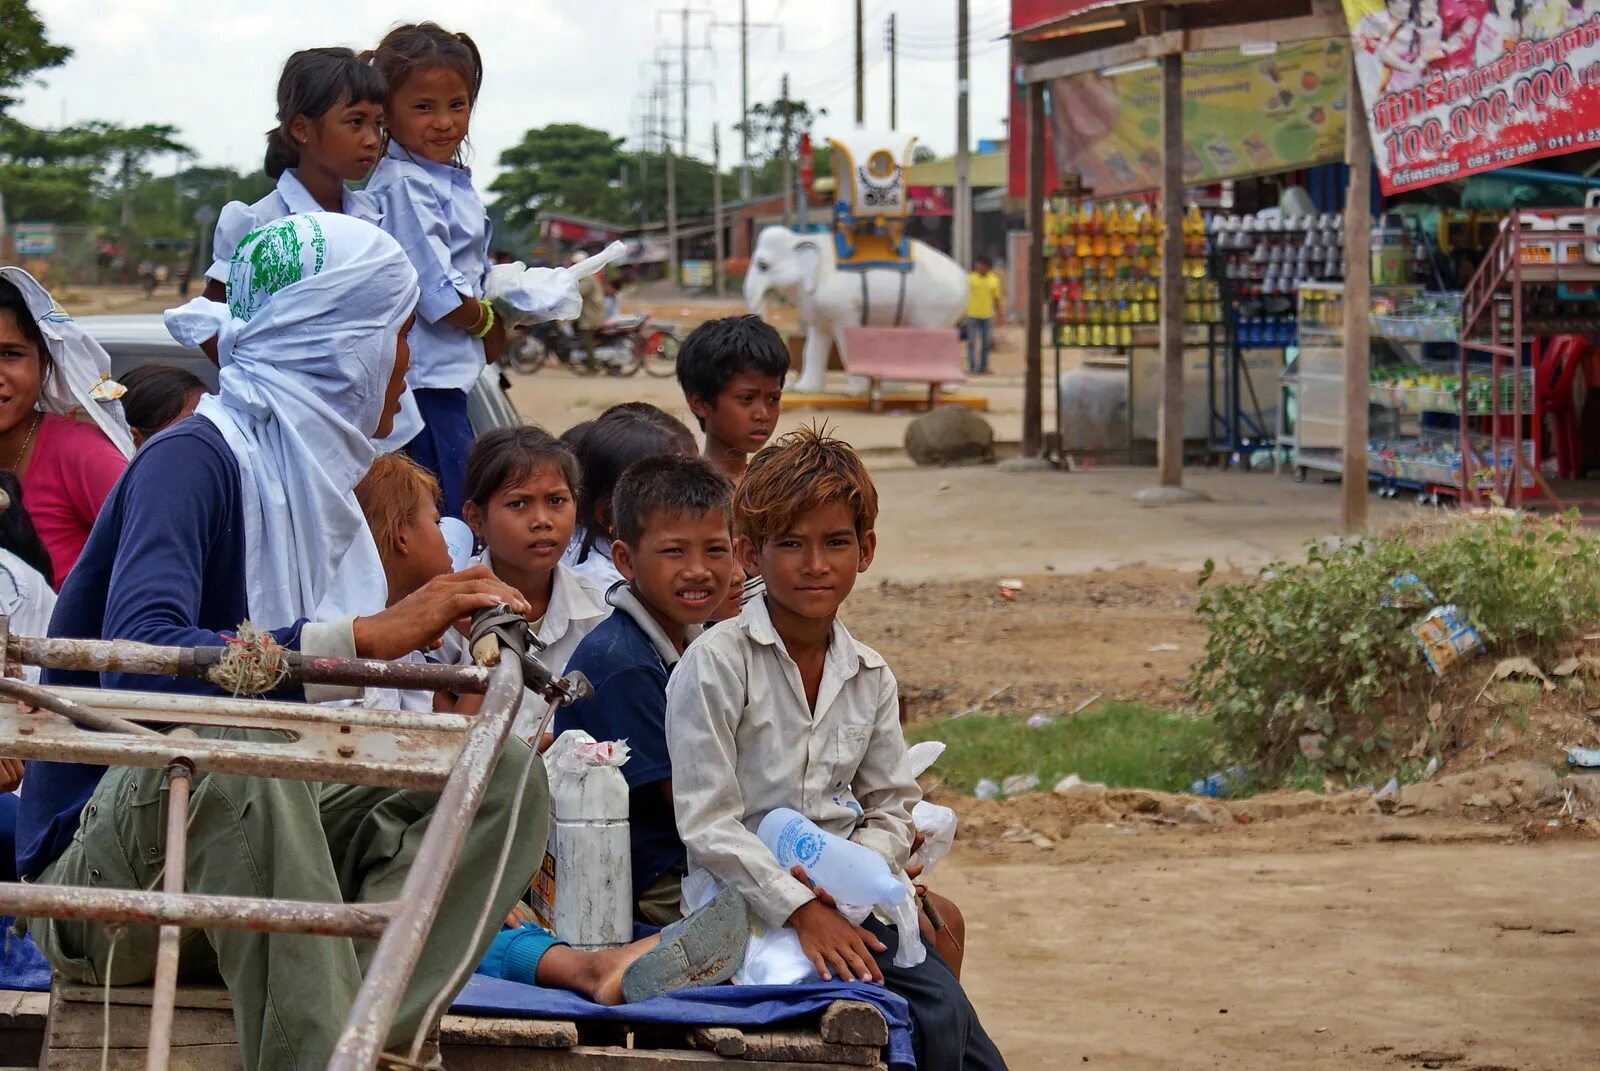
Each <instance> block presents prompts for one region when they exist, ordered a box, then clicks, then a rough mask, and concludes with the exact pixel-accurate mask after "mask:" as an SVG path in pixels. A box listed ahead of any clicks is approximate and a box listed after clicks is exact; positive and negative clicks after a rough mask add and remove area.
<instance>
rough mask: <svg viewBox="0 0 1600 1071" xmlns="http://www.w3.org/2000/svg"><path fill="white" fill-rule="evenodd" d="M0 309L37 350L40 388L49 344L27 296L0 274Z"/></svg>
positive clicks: (51, 365)
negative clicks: (9, 316)
mask: <svg viewBox="0 0 1600 1071" xmlns="http://www.w3.org/2000/svg"><path fill="white" fill-rule="evenodd" d="M0 309H3V310H5V311H6V312H9V313H11V315H12V318H14V319H15V320H16V321H17V330H18V331H21V332H22V337H23V338H25V339H27V340H28V342H29V343H31V344H32V346H33V348H34V349H36V350H38V351H39V385H40V387H41V388H42V387H43V386H44V382H45V380H46V378H48V377H49V375H50V373H51V372H52V371H53V370H54V369H55V359H54V358H53V357H51V356H50V346H49V344H48V343H46V342H45V340H44V332H43V331H40V330H39V321H38V320H35V319H34V318H33V310H32V309H30V308H28V300H27V298H25V297H23V296H22V291H21V290H18V289H17V286H16V284H15V283H13V282H12V281H11V280H10V279H7V278H5V277H4V276H0ZM18 501H21V500H20V499H19V500H18Z"/></svg>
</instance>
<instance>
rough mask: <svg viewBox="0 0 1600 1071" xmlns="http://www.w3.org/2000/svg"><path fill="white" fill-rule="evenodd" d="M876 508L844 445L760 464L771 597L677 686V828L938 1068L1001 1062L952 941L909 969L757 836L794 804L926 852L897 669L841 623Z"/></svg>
mask: <svg viewBox="0 0 1600 1071" xmlns="http://www.w3.org/2000/svg"><path fill="white" fill-rule="evenodd" d="M877 514H878V495H877V490H876V488H874V487H873V484H872V479H871V477H870V476H868V475H867V471H866V467H865V466H864V465H863V464H862V463H861V459H860V458H859V457H857V456H856V454H855V452H854V451H853V450H851V449H850V447H849V446H848V445H847V444H845V443H843V442H840V441H839V440H837V439H831V438H825V437H823V436H822V435H820V434H819V433H817V432H816V431H814V430H810V429H802V430H800V431H798V432H796V433H794V434H792V435H789V436H786V437H785V438H784V439H783V440H781V441H780V442H779V443H778V445H777V446H776V448H774V449H768V450H764V451H762V452H761V453H759V454H757V455H756V457H755V459H754V460H753V461H752V462H751V464H750V468H749V471H748V472H747V473H746V475H745V477H744V481H743V482H742V483H741V484H740V485H739V487H738V490H737V491H736V492H735V494H734V501H733V524H734V534H735V536H736V543H735V546H736V553H737V554H738V556H739V558H740V561H741V564H742V565H743V567H744V569H745V571H746V572H747V573H749V574H751V575H760V576H761V577H763V578H764V579H765V580H766V593H765V595H764V596H763V597H760V598H756V599H753V600H751V601H750V602H748V603H747V604H746V605H745V607H744V610H743V612H742V613H741V614H740V616H739V617H738V618H737V619H736V620H733V621H728V622H725V623H724V624H722V625H719V626H718V627H716V628H714V629H712V630H711V631H709V632H707V633H706V634H705V635H704V636H702V637H701V638H700V639H699V640H697V641H695V643H693V644H692V645H691V646H690V647H689V649H688V651H686V652H685V654H684V656H683V660H682V661H681V662H680V663H679V664H678V668H677V669H676V670H675V671H674V673H673V675H672V677H671V679H670V681H669V682H668V685H667V744H668V749H669V751H670V753H671V756H672V770H673V778H672V791H673V804H674V810H675V811H676V814H677V821H678V832H679V834H680V835H681V836H682V838H683V842H684V846H685V847H686V848H687V849H688V857H689V869H690V871H691V872H693V871H694V870H696V869H704V870H707V871H710V873H711V874H712V876H714V877H715V878H716V879H717V880H718V881H719V882H721V883H722V884H723V885H726V886H731V887H733V888H735V889H737V890H738V891H739V892H740V893H741V894H743V896H744V898H745V900H746V901H747V902H748V903H749V905H750V908H751V910H752V911H754V912H755V913H757V914H758V915H760V916H761V918H762V920H763V921H764V922H766V924H767V925H769V926H792V927H793V928H794V929H795V931H796V933H797V935H798V936H799V938H800V944H801V947H802V948H803V949H804V950H805V953H806V956H807V957H808V958H809V959H810V960H811V962H812V964H813V965H814V966H815V967H816V970H817V973H818V974H819V975H820V976H821V977H822V978H823V979H825V980H826V979H832V978H835V977H837V978H840V979H843V980H846V981H853V980H854V981H875V982H883V983H884V984H886V985H887V986H888V987H889V988H890V989H891V990H892V991H894V992H896V993H899V994H900V995H901V996H902V997H904V998H905V999H906V1001H907V1003H908V1004H909V1005H910V1009H911V1017H912V1021H913V1022H914V1024H915V1029H914V1032H913V1041H914V1045H915V1049H916V1056H917V1066H918V1067H919V1068H921V1069H922V1071H945V1069H949V1071H957V1069H961V1068H965V1069H969V1071H990V1069H993V1068H1003V1067H1004V1066H1005V1063H1004V1060H1003V1059H1002V1057H1001V1056H1000V1053H999V1051H998V1050H997V1049H996V1048H995V1046H994V1043H993V1042H991V1041H990V1040H989V1038H988V1036H987V1035H986V1034H985V1033H984V1031H983V1027H982V1026H981V1025H980V1024H979V1022H978V1017H977V1014H976V1013H975V1012H974V1011H973V1009H972V1005H971V1003H970V1002H969V1001H968V1000H967V997H966V994H965V993H964V992H962V989H961V983H960V982H959V981H958V980H957V979H956V977H955V975H954V974H953V973H952V972H951V970H950V968H949V966H948V965H947V964H946V963H945V961H944V960H943V959H942V958H940V956H939V954H938V953H937V951H935V950H934V949H933V948H931V947H930V948H929V949H928V958H927V960H926V961H925V962H924V963H923V964H922V965H921V966H918V967H914V968H898V967H895V966H894V965H893V962H892V960H893V955H894V949H895V947H896V945H897V943H898V937H897V935H896V933H895V931H894V929H893V928H892V927H888V926H885V925H883V924H881V923H879V922H878V921H877V920H876V919H873V918H870V917H869V918H868V919H867V920H866V922H865V924H864V925H863V926H860V927H857V926H852V925H851V924H850V923H849V922H848V921H846V919H845V918H844V916H842V915H841V914H839V912H838V911H837V910H835V908H834V905H833V901H832V898H831V897H830V896H828V894H827V892H826V890H823V889H817V888H814V887H813V886H812V885H811V883H810V882H809V881H808V880H807V879H806V877H805V872H804V870H803V869H801V868H798V867H797V868H795V872H794V873H790V872H788V871H785V870H784V869H783V868H782V867H781V866H779V865H778V863H777V861H776V860H775V859H774V858H773V856H772V853H771V852H769V851H768V850H767V849H766V847H765V846H764V845H763V844H762V843H761V841H760V840H759V839H758V838H757V837H756V834H755V829H756V827H757V826H758V825H759V824H760V822H761V819H762V818H763V817H764V816H765V815H766V814H767V813H768V812H769V811H771V810H773V809H774V808H777V807H792V808H794V809H795V810H798V811H799V812H800V813H802V814H804V815H806V816H807V817H808V818H810V819H811V820H812V821H814V822H816V823H817V825H819V826H821V827H822V828H823V829H825V830H827V831H828V832H830V833H834V834H837V835H839V836H844V837H849V838H850V839H852V840H854V841H856V842H858V843H860V844H863V845H865V846H866V847H868V848H871V849H872V850H874V851H876V852H878V853H879V854H881V855H882V856H883V857H884V858H885V859H886V860H887V861H888V862H889V865H890V866H891V867H892V868H894V869H896V870H901V869H903V868H904V866H905V863H906V859H907V857H908V856H909V855H910V852H911V842H912V837H913V834H914V829H913V826H912V823H911V808H912V806H913V805H914V804H915V803H916V802H917V800H918V799H919V798H920V796H921V792H920V790H919V789H918V787H917V783H916V781H915V779H914V778H913V777H912V776H911V770H910V766H909V764H908V762H907V759H906V746H905V739H904V737H903V736H902V734H901V731H900V720H899V701H898V689H897V687H896V685H895V679H894V674H893V673H891V672H890V671H889V668H888V666H887V665H886V664H885V663H884V660H883V658H882V657H881V656H880V655H879V654H878V653H877V652H876V651H873V650H872V649H871V648H869V647H867V646H865V645H864V644H861V643H858V642H856V641H855V640H854V639H853V638H852V637H851V635H850V633H849V632H848V631H847V630H846V629H845V627H844V625H842V624H841V623H839V621H838V620H837V615H838V612H839V607H840V606H841V605H842V604H843V602H844V600H845V598H846V597H847V596H848V595H849V594H850V591H851V589H852V588H853V587H854V586H855V579H856V576H857V575H859V574H860V573H864V572H865V571H866V570H867V568H868V566H870V565H871V564H872V557H873V552H874V550H875V549H876V546H877V539H876V534H875V533H874V532H873V524H874V523H875V522H876V520H877Z"/></svg>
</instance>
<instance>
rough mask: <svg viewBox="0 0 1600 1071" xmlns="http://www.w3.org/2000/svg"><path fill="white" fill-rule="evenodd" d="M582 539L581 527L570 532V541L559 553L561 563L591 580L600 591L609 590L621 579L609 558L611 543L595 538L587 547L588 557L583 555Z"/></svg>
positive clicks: (582, 531)
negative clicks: (593, 542) (592, 544)
mask: <svg viewBox="0 0 1600 1071" xmlns="http://www.w3.org/2000/svg"><path fill="white" fill-rule="evenodd" d="M583 540H584V530H583V529H582V528H579V529H578V530H577V531H576V532H573V533H572V541H571V542H570V543H568V544H567V549H566V550H565V551H563V552H562V554H561V564H562V565H565V566H566V567H567V568H568V569H571V570H572V571H573V572H574V573H577V574H578V575H579V576H586V577H588V578H589V579H590V580H593V581H594V582H595V584H596V585H598V586H599V588H600V590H601V591H605V592H609V591H610V590H611V589H612V588H614V587H615V586H617V585H618V584H620V583H622V579H623V578H622V574H621V573H620V572H618V571H617V566H616V563H614V562H613V561H612V560H611V544H610V542H608V541H607V540H604V539H597V540H595V544H594V546H592V547H590V548H589V555H588V557H583ZM580 558H582V560H581V561H580V560H579V559H580Z"/></svg>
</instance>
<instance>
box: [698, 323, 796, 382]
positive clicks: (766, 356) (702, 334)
mask: <svg viewBox="0 0 1600 1071" xmlns="http://www.w3.org/2000/svg"><path fill="white" fill-rule="evenodd" d="M743 372H759V373H761V374H762V375H764V376H772V377H773V378H774V379H779V380H781V379H783V377H784V376H785V375H787V374H788V372H789V347H788V346H786V345H785V344H784V341H783V338H782V336H780V335H779V334H778V332H777V331H775V330H773V328H772V325H771V324H769V323H767V322H766V321H764V320H763V319H761V317H759V316H750V315H746V316H728V317H725V318H724V319H721V320H707V321H706V322H705V323H703V324H701V325H700V326H699V327H697V328H695V329H694V330H693V331H691V332H690V333H689V337H688V338H686V339H684V340H683V348H682V349H680V350H679V351H678V385H679V386H680V387H682V388H683V394H684V397H686V398H704V399H705V400H706V401H708V402H715V401H716V400H717V395H719V394H721V393H722V390H723V388H724V387H726V386H727V385H728V382H729V381H730V380H732V379H733V377H734V376H737V375H739V374H741V373H743Z"/></svg>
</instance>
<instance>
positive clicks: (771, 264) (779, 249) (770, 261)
mask: <svg viewBox="0 0 1600 1071" xmlns="http://www.w3.org/2000/svg"><path fill="white" fill-rule="evenodd" d="M908 241H909V242H910V245H911V261H912V265H913V267H912V269H911V271H909V272H899V271H895V270H893V269H889V268H874V269H872V270H869V271H865V272H859V271H840V270H838V268H837V267H836V266H835V259H834V245H833V234H832V233H831V232H825V233H819V234H796V233H795V232H794V231H791V230H790V229H789V228H787V227H768V228H766V229H765V230H763V231H762V232H761V237H760V238H758V239H757V240H756V248H755V253H754V254H753V255H752V256H751V257H750V270H749V273H748V274H747V275H745V277H744V300H745V304H746V305H748V306H749V307H750V311H751V312H753V313H755V314H756V315H757V316H760V315H762V314H763V313H764V311H765V309H766V303H767V298H768V297H769V296H770V295H771V294H774V293H776V294H780V295H782V296H783V297H785V298H787V299H788V300H789V302H790V303H791V304H793V305H794V306H795V307H796V308H798V309H799V310H800V323H801V325H802V326H803V327H804V328H805V332H806V349H805V357H804V358H803V360H802V362H801V368H800V376H799V378H798V379H797V380H795V383H794V389H795V390H797V391H800V392H803V393H807V394H815V393H819V392H820V391H821V390H822V388H823V378H824V376H825V375H826V374H827V371H828V351H829V347H830V344H833V345H837V346H838V347H839V353H840V355H841V356H844V357H846V365H845V366H846V367H847V368H848V367H849V362H848V355H847V354H845V346H844V329H845V328H846V327H856V326H869V327H871V326H876V327H888V326H895V325H899V326H905V327H950V328H954V327H955V325H956V323H957V322H958V321H959V320H960V319H961V317H962V316H963V315H965V314H966V310H967V273H966V272H965V271H964V270H963V269H962V267H961V265H959V264H957V263H956V262H955V261H954V260H952V259H951V258H949V257H948V256H946V255H945V254H943V253H941V252H939V250H937V249H935V248H933V247H932V246H931V245H928V244H927V243H926V242H919V241H917V240H916V239H915V238H912V239H908ZM902 282H903V284H904V285H903V287H902Z"/></svg>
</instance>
